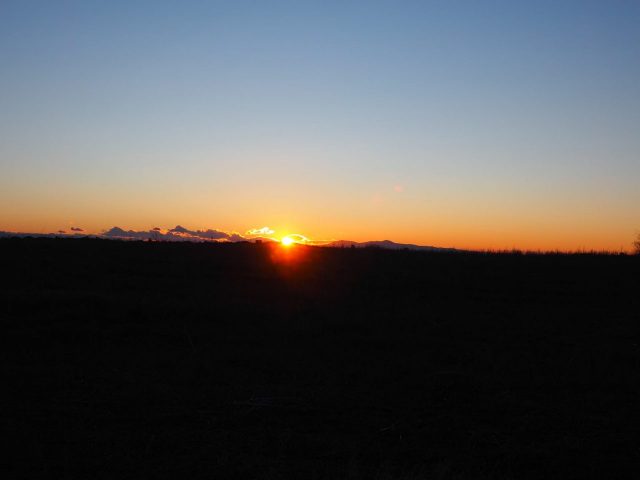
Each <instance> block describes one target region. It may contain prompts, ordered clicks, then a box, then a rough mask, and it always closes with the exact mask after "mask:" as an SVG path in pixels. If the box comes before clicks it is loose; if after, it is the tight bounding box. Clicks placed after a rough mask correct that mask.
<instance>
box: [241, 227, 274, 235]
mask: <svg viewBox="0 0 640 480" xmlns="http://www.w3.org/2000/svg"><path fill="white" fill-rule="evenodd" d="M274 233H276V231H275V230H271V229H270V228H269V227H262V228H252V229H251V230H248V231H247V235H273V234H274Z"/></svg>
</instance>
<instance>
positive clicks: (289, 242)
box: [280, 237, 295, 247]
mask: <svg viewBox="0 0 640 480" xmlns="http://www.w3.org/2000/svg"><path fill="white" fill-rule="evenodd" d="M280 243H282V245H283V246H285V247H290V246H291V245H293V244H294V243H295V240H294V239H293V238H291V237H282V240H280Z"/></svg>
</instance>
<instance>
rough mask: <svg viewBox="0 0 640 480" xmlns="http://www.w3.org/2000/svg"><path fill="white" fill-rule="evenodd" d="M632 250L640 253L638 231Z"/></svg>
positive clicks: (637, 253) (639, 235)
mask: <svg viewBox="0 0 640 480" xmlns="http://www.w3.org/2000/svg"><path fill="white" fill-rule="evenodd" d="M633 251H634V253H635V254H636V255H640V233H639V234H638V238H636V241H635V242H633Z"/></svg>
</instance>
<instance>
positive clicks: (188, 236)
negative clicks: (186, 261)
mask: <svg viewBox="0 0 640 480" xmlns="http://www.w3.org/2000/svg"><path fill="white" fill-rule="evenodd" d="M180 228H181V227H176V228H175V229H172V230H170V231H169V232H167V233H164V234H162V233H159V232H155V231H149V232H134V231H124V230H122V229H120V228H118V227H114V228H112V229H110V230H108V231H106V232H104V233H102V234H100V235H90V234H85V233H77V232H74V233H67V232H58V233H22V232H4V231H0V238H8V237H45V238H86V237H91V238H106V239H112V240H154V241H166V242H185V241H187V242H188V241H192V242H212V243H218V242H220V241H224V242H229V241H231V242H241V241H245V242H247V241H248V242H252V243H272V242H277V240H274V239H273V238H269V237H252V238H244V237H241V236H239V235H234V236H229V235H228V234H224V233H222V232H218V231H216V230H208V231H206V232H200V231H197V232H192V231H189V230H186V229H182V230H183V231H181V230H180ZM185 232H186V233H185ZM194 234H197V235H194ZM309 245H314V246H319V247H332V248H383V249H387V250H418V251H426V252H455V251H457V250H456V249H455V248H442V247H432V246H427V245H414V244H413V243H396V242H392V241H391V240H373V241H369V242H355V241H353V240H335V241H330V242H311V243H309Z"/></svg>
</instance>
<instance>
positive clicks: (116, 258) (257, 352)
mask: <svg viewBox="0 0 640 480" xmlns="http://www.w3.org/2000/svg"><path fill="white" fill-rule="evenodd" d="M0 265H1V266H2V278H3V287H2V290H1V293H0V314H1V316H2V326H3V334H2V338H3V345H2V368H3V371H4V375H3V377H4V379H5V380H4V382H3V383H4V384H5V387H6V388H5V393H4V394H3V396H2V423H3V426H4V431H5V434H4V438H5V439H6V440H7V441H8V444H9V445H8V447H7V448H5V451H4V453H6V454H7V456H6V458H7V460H5V461H4V462H3V467H2V468H3V469H4V470H5V471H6V472H8V475H7V476H5V478H28V479H32V478H52V479H53V478H55V479H65V478H83V479H97V478H118V479H125V478H131V479H146V478H149V479H151V478H184V479H193V478H221V479H245V478H255V479H304V480H307V479H320V478H322V479H421V478H425V479H429V478H434V479H489V478H495V479H511V478H513V479H547V478H563V479H571V478H602V479H605V478H637V475H639V474H640V468H639V467H640V413H639V412H640V257H632V256H605V255H504V254H503V255H484V254H463V253H457V254H448V253H419V252H409V251H383V250H370V249H362V250H359V249H325V248H306V247H295V248H294V249H291V250H287V251H285V250H283V249H282V248H281V247H278V246H274V247H271V246H269V245H253V244H228V245H225V244H223V245H211V244H177V243H139V242H130V243H128V242H117V241H102V240H60V239H7V240H1V241H0Z"/></svg>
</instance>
